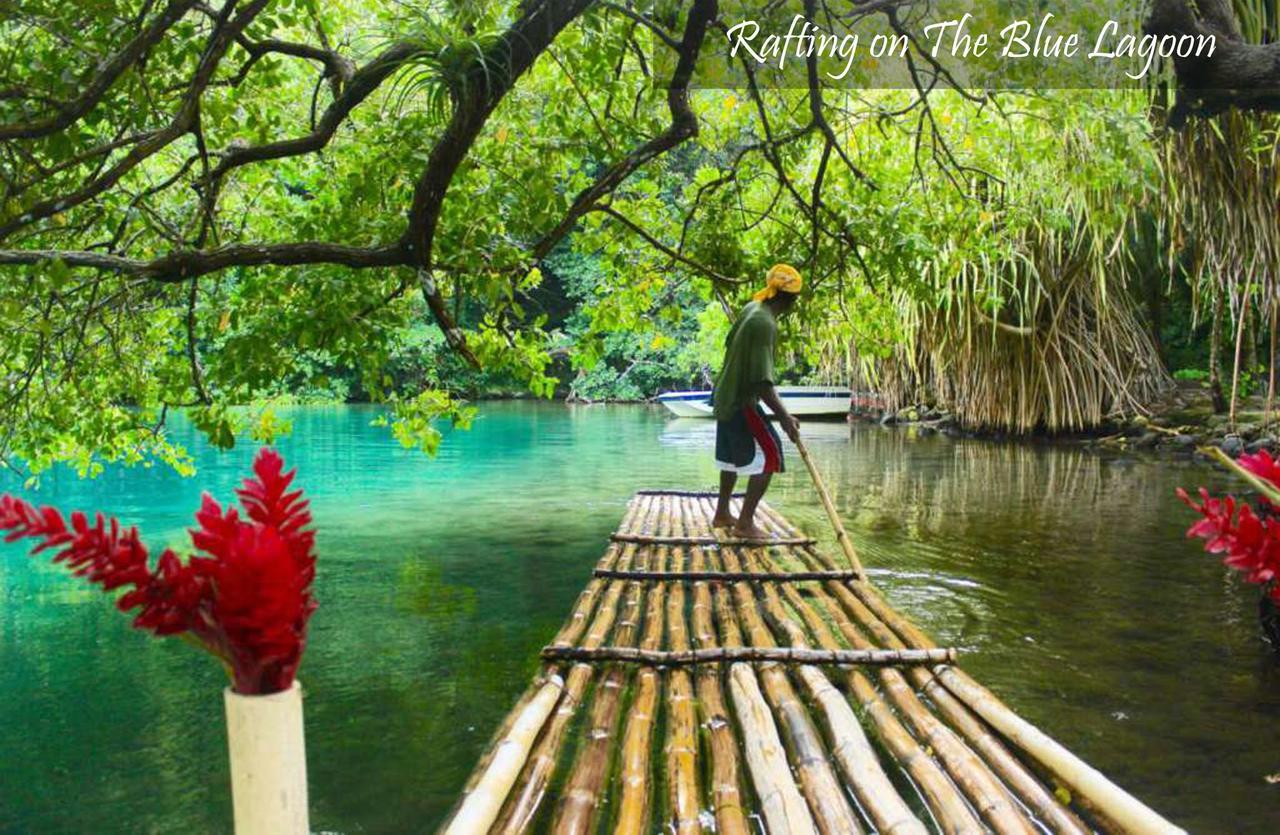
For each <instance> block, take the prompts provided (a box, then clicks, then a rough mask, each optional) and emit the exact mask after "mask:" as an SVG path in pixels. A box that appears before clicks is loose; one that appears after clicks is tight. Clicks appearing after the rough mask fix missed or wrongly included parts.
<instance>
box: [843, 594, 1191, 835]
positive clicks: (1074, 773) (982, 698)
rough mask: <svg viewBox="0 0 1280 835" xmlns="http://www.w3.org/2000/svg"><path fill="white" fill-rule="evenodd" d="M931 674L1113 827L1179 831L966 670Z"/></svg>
mask: <svg viewBox="0 0 1280 835" xmlns="http://www.w3.org/2000/svg"><path fill="white" fill-rule="evenodd" d="M850 585H852V586H853V588H854V591H855V592H856V594H857V598H858V600H859V601H860V602H862V603H863V604H865V607H866V608H867V609H868V610H870V611H871V612H872V613H873V614H874V615H875V616H876V617H878V618H879V619H880V620H882V621H883V622H884V623H885V624H887V626H888V627H889V629H891V630H892V631H893V632H895V633H897V634H898V635H899V636H900V637H901V638H902V639H903V640H904V641H905V642H907V643H909V644H911V645H914V646H917V647H920V648H928V647H930V646H933V645H934V644H933V641H932V639H930V638H929V637H928V636H927V635H926V634H925V633H924V632H923V631H921V630H920V629H919V628H918V627H916V626H915V625H914V624H912V623H910V622H909V621H907V620H906V619H905V618H904V617H902V615H900V614H898V613H897V612H896V611H894V610H893V609H892V608H890V606H889V604H888V603H886V602H885V601H884V599H883V598H881V597H880V596H879V595H878V594H876V593H875V591H874V590H872V589H871V588H869V587H866V586H865V585H864V584H861V583H858V584H850ZM934 674H935V675H936V676H937V679H938V681H940V682H941V683H942V685H943V686H944V687H946V688H947V690H949V691H951V693H952V694H953V695H955V696H956V697H957V698H958V699H959V700H960V701H961V702H963V703H964V704H965V706H966V707H968V708H969V709H970V710H972V711H973V712H974V713H976V714H977V715H978V716H980V717H982V719H984V720H986V722H987V723H988V724H989V725H991V727H993V728H995V729H996V730H997V731H999V732H1000V733H1001V734H1002V735H1003V736H1004V737H1005V738H1006V739H1008V740H1009V741H1010V742H1011V743H1013V744H1014V745H1016V746H1017V747H1018V748H1020V749H1021V750H1022V751H1023V752H1024V753H1026V754H1027V755H1028V756H1029V757H1031V758H1032V759H1033V760H1035V761H1036V762H1037V763H1039V764H1040V765H1041V766H1042V767H1044V768H1045V770H1047V771H1048V772H1049V773H1050V774H1052V775H1053V777H1054V778H1055V779H1057V780H1058V781H1059V782H1061V783H1062V784H1063V785H1065V786H1067V787H1068V788H1069V789H1071V790H1072V792H1074V793H1075V794H1076V795H1077V797H1078V798H1079V799H1080V800H1081V801H1083V804H1084V805H1086V806H1087V807H1089V809H1090V811H1092V812H1094V813H1095V814H1098V815H1100V816H1101V817H1103V818H1104V819H1105V820H1106V821H1107V822H1108V823H1109V824H1111V825H1112V826H1113V827H1114V828H1116V829H1118V830H1121V831H1124V832H1132V833H1179V832H1183V830H1182V829H1181V828H1180V827H1177V826H1175V825H1174V824H1172V823H1170V822H1169V821H1168V820H1166V819H1165V818H1164V817H1162V816H1161V815H1160V814H1159V813H1157V812H1156V811H1155V810H1153V809H1151V808H1150V807H1149V806H1147V805H1146V804H1144V803H1143V802H1142V801H1140V800H1138V799H1137V798H1136V797H1134V796H1133V795H1131V794H1129V793H1128V792H1126V791H1125V790H1124V789H1122V788H1120V787H1119V786H1117V785H1116V784H1115V783H1113V782H1111V781H1110V780H1109V779H1107V777H1106V776H1105V775H1104V774H1102V772H1100V771H1098V770H1097V769H1095V768H1094V767H1093V766H1091V765H1089V764H1088V763H1086V762H1084V761H1083V760H1081V759H1080V758H1079V757H1077V756H1076V755H1075V754H1072V753H1071V752H1070V751H1069V750H1067V749H1066V748H1065V747H1064V746H1063V745H1062V744H1061V743H1059V742H1057V741H1056V740H1054V739H1053V738H1052V737H1050V736H1049V735H1048V734H1046V733H1044V732H1043V731H1041V730H1040V729H1039V728H1037V727H1036V726H1034V725H1032V724H1031V723H1030V722H1028V721H1027V720H1025V719H1023V718H1022V717H1021V716H1019V715H1018V714H1016V713H1014V712H1013V711H1012V710H1011V709H1010V708H1009V707H1008V706H1006V705H1005V704H1004V703H1003V702H1001V701H1000V699H999V698H997V697H996V695H995V694H994V693H992V692H991V691H990V690H988V689H987V688H985V687H983V686H982V685H981V684H979V683H978V682H977V681H975V680H974V679H973V678H972V677H970V676H969V674H968V673H965V672H964V671H963V670H960V669H958V668H956V667H951V666H946V665H940V666H938V667H936V668H935V669H934Z"/></svg>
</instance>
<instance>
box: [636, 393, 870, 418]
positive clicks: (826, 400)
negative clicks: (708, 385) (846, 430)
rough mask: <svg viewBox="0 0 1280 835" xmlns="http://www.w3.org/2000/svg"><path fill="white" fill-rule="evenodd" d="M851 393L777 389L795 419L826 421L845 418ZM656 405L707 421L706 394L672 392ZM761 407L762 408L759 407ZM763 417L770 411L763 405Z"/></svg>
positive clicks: (709, 399)
mask: <svg viewBox="0 0 1280 835" xmlns="http://www.w3.org/2000/svg"><path fill="white" fill-rule="evenodd" d="M851 395H852V392H851V391H850V390H849V389H847V388H841V387H839V386H779V387H778V396H779V397H780V398H782V404H783V405H784V406H786V407H787V411H788V412H790V413H791V414H792V415H794V416H795V417H827V416H838V415H844V414H848V412H849V398H850V396H851ZM658 402H659V403H661V404H662V405H663V406H666V407H667V409H668V410H669V411H670V412H671V413H672V414H673V415H676V416H677V417H692V418H709V417H711V416H712V414H711V392H710V391H673V392H668V393H667V394H663V395H660V396H659V397H658ZM762 405H764V404H762ZM764 411H765V414H769V415H772V414H773V410H772V409H770V408H769V407H768V406H767V405H764Z"/></svg>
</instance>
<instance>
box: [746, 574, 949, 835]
mask: <svg viewBox="0 0 1280 835" xmlns="http://www.w3.org/2000/svg"><path fill="white" fill-rule="evenodd" d="M748 559H749V560H753V559H754V558H753V557H751V556H750V555H748ZM724 560H725V562H726V564H728V565H730V566H732V565H733V564H734V563H735V562H736V561H737V560H736V555H735V554H733V553H732V552H726V553H725V554H724ZM763 593H764V596H765V604H764V609H765V614H766V616H769V617H770V619H771V620H774V621H775V622H777V623H778V624H779V625H780V626H782V627H783V629H782V630H781V631H783V632H784V633H785V634H786V635H787V637H788V640H789V642H790V643H791V644H792V646H793V647H805V646H807V645H808V641H807V640H806V639H805V637H804V635H803V632H801V631H800V630H799V628H798V627H796V626H795V625H794V623H792V622H791V621H790V619H789V618H787V617H786V616H785V614H784V613H783V612H782V610H781V603H780V601H779V600H778V597H777V591H776V589H772V588H765V589H764V590H763ZM795 672H796V674H797V676H798V677H799V679H800V681H801V683H802V684H803V685H804V687H805V690H806V691H807V693H808V695H809V700H810V701H811V702H813V703H814V704H815V705H817V706H818V708H819V710H818V713H819V715H820V716H821V718H822V719H823V722H824V724H825V725H826V728H827V733H828V739H829V740H830V742H831V753H832V756H833V758H834V759H835V761H836V763H837V764H838V765H839V766H840V769H841V771H843V772H844V775H845V777H846V779H847V781H848V785H850V786H851V787H852V788H853V791H854V793H855V794H856V795H857V797H858V800H859V802H860V803H861V804H862V808H863V809H864V810H865V811H866V813H867V815H868V817H870V819H871V821H872V823H873V824H875V827H876V829H877V830H878V831H879V832H883V833H890V835H924V833H925V832H927V831H928V830H927V829H926V828H925V826H924V824H923V823H921V822H920V820H919V819H918V818H916V816H915V815H914V814H913V813H912V812H911V809H910V808H909V807H908V806H907V804H906V803H905V802H904V801H903V800H902V798H901V796H899V794H898V792H897V789H896V788H894V786H893V783H892V782H891V781H890V780H889V777H888V775H886V774H885V773H884V769H883V768H881V766H880V761H879V758H878V757H877V756H876V753H875V750H874V749H873V748H872V747H871V742H870V741H869V740H868V739H867V736H866V734H865V733H864V732H863V730H862V725H861V723H859V722H858V718H857V716H855V715H854V713H853V710H852V708H850V707H849V703H848V702H847V701H846V700H845V698H844V696H843V695H842V694H841V693H840V692H839V691H838V690H836V688H835V687H834V686H833V685H832V684H831V681H830V680H829V679H828V678H827V677H826V676H825V675H823V674H822V673H820V672H819V671H818V670H816V669H814V668H813V667H809V666H801V667H799V668H797V669H796V670H795Z"/></svg>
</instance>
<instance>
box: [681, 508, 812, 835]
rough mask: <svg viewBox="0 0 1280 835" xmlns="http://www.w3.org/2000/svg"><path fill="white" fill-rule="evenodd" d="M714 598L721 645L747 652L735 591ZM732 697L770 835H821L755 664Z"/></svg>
mask: <svg viewBox="0 0 1280 835" xmlns="http://www.w3.org/2000/svg"><path fill="white" fill-rule="evenodd" d="M695 513H696V514H697V515H699V516H705V515H706V510H705V508H699V509H698V510H695ZM707 518H710V517H707ZM706 557H707V559H708V561H712V560H713V557H714V555H712V554H706ZM711 598H712V603H713V605H714V608H715V614H716V623H717V625H718V626H719V628H720V638H719V640H720V643H721V644H723V645H724V646H726V647H740V646H742V631H741V630H740V629H739V628H738V620H737V618H736V617H735V616H734V614H733V606H732V601H731V599H730V598H731V595H730V593H729V591H728V590H727V589H726V588H724V587H723V586H718V587H716V588H715V589H713V590H712V595H711ZM729 693H730V695H731V696H732V697H733V709H734V715H735V716H737V718H738V724H739V725H740V726H741V727H742V751H743V754H744V755H745V757H746V761H747V772H748V773H749V774H750V775H751V782H752V784H753V785H754V786H755V789H756V797H758V798H759V799H760V812H761V814H762V816H763V817H764V820H765V825H766V826H767V827H768V830H769V831H770V832H786V833H794V835H817V833H818V828H817V826H816V825H815V824H814V820H813V815H812V813H811V812H810V811H809V807H808V805H807V804H806V803H805V800H804V797H803V796H802V795H801V793H800V787H799V786H798V785H797V784H796V778H795V774H794V773H793V772H792V770H791V766H790V764H789V763H788V762H787V752H786V749H785V748H784V747H783V744H782V739H781V737H780V736H779V734H778V726H777V724H776V722H775V720H774V717H773V713H772V712H771V711H770V710H769V704H768V702H766V701H765V698H764V695H763V694H761V692H760V685H759V683H758V682H757V680H756V672H755V670H754V669H752V667H751V665H750V664H747V663H744V662H738V663H736V664H733V665H731V666H730V667H729Z"/></svg>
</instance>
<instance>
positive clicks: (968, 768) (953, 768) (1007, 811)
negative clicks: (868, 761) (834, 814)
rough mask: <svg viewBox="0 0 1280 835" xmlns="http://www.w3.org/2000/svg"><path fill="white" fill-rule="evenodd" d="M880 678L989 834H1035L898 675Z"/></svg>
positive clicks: (890, 672)
mask: <svg viewBox="0 0 1280 835" xmlns="http://www.w3.org/2000/svg"><path fill="white" fill-rule="evenodd" d="M765 593H766V596H767V597H769V598H771V599H772V600H773V601H775V602H776V606H775V607H774V610H773V611H775V613H777V614H781V612H782V608H781V600H780V599H779V597H778V594H777V591H776V590H775V589H765ZM786 596H787V599H788V601H789V602H790V603H791V604H792V607H793V608H795V609H796V610H797V611H799V610H800V609H802V608H804V607H806V606H808V605H809V604H808V603H807V602H806V601H805V600H804V599H803V598H802V597H800V596H799V595H797V594H787V595H786ZM836 620H837V624H838V625H839V628H840V629H841V632H842V634H844V636H845V638H846V640H848V641H849V643H850V644H852V645H853V646H855V647H857V648H859V649H865V648H868V647H870V646H871V643H870V642H869V641H867V640H866V638H865V637H864V636H863V635H862V634H861V633H860V632H859V631H858V630H857V629H856V628H855V627H854V626H853V625H852V624H851V623H849V622H848V621H847V620H845V622H844V623H843V624H841V623H840V622H839V616H838V615H837V616H836ZM878 673H879V678H880V683H881V685H882V688H883V692H884V694H885V695H886V696H887V697H888V700H889V702H890V704H891V705H892V706H893V707H894V708H895V709H896V711H897V712H898V714H899V715H900V716H902V717H903V718H905V720H906V723H907V725H908V726H909V727H910V728H911V729H912V730H914V731H915V736H916V738H917V739H918V740H920V742H921V743H922V744H924V745H925V746H927V748H928V749H931V750H932V751H933V756H934V758H935V759H936V760H937V761H938V763H939V764H940V765H941V766H942V768H943V769H944V770H945V771H946V773H947V775H948V776H949V777H950V778H951V780H952V782H953V783H955V785H956V786H958V787H959V788H960V789H961V791H963V792H964V794H965V795H966V796H967V797H968V798H969V800H970V802H971V804H972V806H973V808H974V809H975V810H977V812H978V814H979V815H980V816H981V818H982V819H983V820H984V821H985V822H986V823H987V825H988V826H990V827H991V829H992V830H993V831H995V832H997V833H1001V835H1032V834H1033V833H1035V832H1037V831H1038V830H1037V829H1036V828H1035V827H1034V826H1033V825H1032V824H1031V822H1030V821H1029V820H1028V819H1027V817H1026V816H1025V815H1024V814H1023V812H1022V810H1021V809H1020V808H1019V807H1018V805H1017V803H1016V802H1015V801H1014V799H1013V797H1012V796H1011V795H1010V794H1009V791H1008V790H1007V789H1006V788H1005V787H1004V785H1003V784H1001V782H1000V781H999V779H998V778H997V777H996V776H995V775H993V774H992V773H991V772H990V771H989V770H988V768H987V766H986V764H985V763H984V762H983V761H982V760H981V759H980V758H979V757H978V756H977V755H976V754H974V753H973V752H972V751H971V750H969V748H968V747H967V746H965V744H964V743H963V742H962V741H961V740H960V738H959V737H958V736H956V734H955V732H954V731H952V730H951V729H950V728H948V727H947V726H946V725H944V724H943V723H942V722H941V721H940V720H939V719H938V718H937V717H936V716H934V715H933V713H932V712H930V710H929V708H928V707H927V706H926V705H925V704H924V703H923V702H921V701H920V699H919V697H917V696H916V694H915V691H914V690H913V689H912V688H911V686H910V685H909V684H908V683H907V680H906V678H905V677H904V676H903V674H902V673H901V671H899V670H896V669H884V670H880V671H878Z"/></svg>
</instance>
